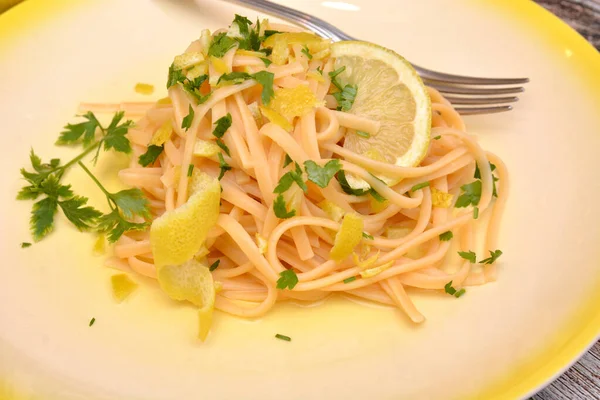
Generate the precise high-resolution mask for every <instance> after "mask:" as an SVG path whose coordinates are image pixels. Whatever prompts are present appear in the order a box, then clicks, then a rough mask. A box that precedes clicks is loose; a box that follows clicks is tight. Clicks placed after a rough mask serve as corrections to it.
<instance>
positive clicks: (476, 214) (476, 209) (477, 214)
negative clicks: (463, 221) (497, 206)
mask: <svg viewBox="0 0 600 400" xmlns="http://www.w3.org/2000/svg"><path fill="white" fill-rule="evenodd" d="M477 218H479V207H473V219H477Z"/></svg>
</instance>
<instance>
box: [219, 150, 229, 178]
mask: <svg viewBox="0 0 600 400" xmlns="http://www.w3.org/2000/svg"><path fill="white" fill-rule="evenodd" d="M218 157H219V168H220V169H221V171H220V172H219V180H221V179H223V176H225V172H227V171H230V170H231V165H229V164H227V161H225V158H224V157H223V153H219V154H218Z"/></svg>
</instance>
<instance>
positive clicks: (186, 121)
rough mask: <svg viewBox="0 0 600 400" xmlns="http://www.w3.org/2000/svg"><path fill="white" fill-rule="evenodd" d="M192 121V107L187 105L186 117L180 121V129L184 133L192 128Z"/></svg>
mask: <svg viewBox="0 0 600 400" xmlns="http://www.w3.org/2000/svg"><path fill="white" fill-rule="evenodd" d="M193 121H194V108H193V107H192V105H191V104H190V105H189V109H188V115H187V116H185V117H184V118H183V120H182V121H181V129H185V130H186V131H187V130H188V129H190V127H191V126H192V122H193Z"/></svg>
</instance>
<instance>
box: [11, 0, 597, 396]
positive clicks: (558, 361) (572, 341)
mask: <svg viewBox="0 0 600 400" xmlns="http://www.w3.org/2000/svg"><path fill="white" fill-rule="evenodd" d="M97 1H98V0H85V1H73V0H54V1H52V2H49V1H44V0H27V1H22V2H21V3H19V4H17V5H15V6H13V7H12V8H10V9H8V10H7V11H5V12H4V13H2V14H0V36H3V37H6V38H8V40H7V41H6V42H5V45H8V46H10V43H11V42H12V41H13V40H11V39H12V38H13V37H15V36H17V35H18V34H19V32H20V31H25V30H27V28H28V27H30V26H31V24H37V22H40V21H43V20H47V19H49V18H52V17H53V16H55V15H57V14H60V13H63V12H65V10H66V9H67V8H68V7H72V6H73V5H74V4H77V5H79V6H81V5H89V4H92V3H94V2H97ZM466 3H469V6H470V7H482V6H483V7H488V8H493V9H494V10H495V11H498V12H503V13H507V14H510V16H507V17H506V18H510V19H512V20H516V19H518V20H519V21H517V22H518V23H521V24H527V26H528V29H530V30H536V31H537V32H536V34H537V35H538V36H539V37H543V39H544V41H545V42H546V45H547V46H552V47H554V48H556V47H558V46H561V45H563V44H568V46H569V48H570V49H572V50H573V52H574V53H576V54H577V57H578V58H577V60H576V61H574V65H573V68H579V69H580V72H583V73H585V76H584V77H582V79H585V80H586V81H587V82H589V83H591V85H589V86H590V89H592V90H591V91H592V92H593V88H594V87H598V88H600V75H598V74H596V73H595V72H594V71H597V70H600V52H598V51H597V50H596V49H595V48H594V47H593V46H592V45H591V44H590V43H589V42H588V41H587V40H586V39H585V38H584V37H583V36H581V35H580V34H579V33H578V32H577V31H575V30H574V29H573V28H571V27H570V26H569V25H568V24H567V23H566V22H564V21H563V20H561V19H560V18H559V17H557V16H556V15H554V14H553V13H551V12H550V11H548V10H546V9H545V8H543V7H542V6H541V5H539V4H537V3H535V2H533V1H527V0H504V1H502V2H497V1H494V0H471V1H467V2H466ZM532 34H533V33H532ZM2 47H3V46H0V52H1V51H2ZM593 98H595V100H596V101H597V102H598V104H599V105H600V94H595V95H594V96H593ZM596 288H597V289H600V285H599V284H597V285H596ZM593 293H596V295H595V296H593V297H590V298H589V299H588V300H587V301H585V302H584V303H582V304H581V306H580V307H579V309H578V310H577V312H575V315H573V316H571V318H570V319H567V320H566V321H565V323H564V326H577V327H580V328H581V329H580V330H578V331H577V332H575V331H574V330H573V329H570V330H569V331H568V335H565V332H560V331H561V330H563V331H564V330H565V329H561V328H559V329H557V333H556V335H555V337H554V338H553V339H552V340H548V341H547V342H548V344H547V345H546V346H544V349H542V351H541V352H540V354H537V355H535V356H532V357H530V358H529V359H528V360H527V362H526V363H525V364H524V365H518V366H517V368H515V372H513V373H511V375H510V376H508V377H504V378H502V377H500V378H496V380H495V381H494V382H492V383H490V384H488V385H487V386H486V387H485V388H484V389H483V390H482V391H480V392H478V393H474V394H473V397H472V398H489V399H494V398H528V397H530V396H532V395H533V394H535V393H537V392H539V391H540V390H542V389H543V388H544V387H546V386H548V385H549V384H550V383H551V382H553V381H554V380H555V379H556V378H558V377H559V376H560V375H562V374H563V373H564V372H565V371H567V370H568V369H569V368H570V367H571V366H572V365H574V364H575V363H576V362H577V361H578V360H579V359H580V358H581V357H582V356H583V355H584V354H585V353H586V352H587V351H588V350H589V349H590V348H591V347H592V346H594V344H595V343H596V342H597V341H598V340H600V310H598V309H597V307H596V304H599V303H600V290H593ZM574 332H575V334H573V333H574ZM565 336H566V337H565ZM565 340H566V341H565ZM559 342H564V345H562V346H561V347H560V348H559V349H558V350H557V352H556V353H554V354H553V355H552V356H551V357H548V355H547V353H549V350H550V349H553V348H554V347H556V346H557V344H558V343H559ZM540 365H541V368H539V367H540ZM0 381H4V382H2V383H9V385H10V382H6V380H5V379H3V377H0ZM9 387H10V386H9ZM13 389H17V390H18V388H13ZM9 393H10V392H9ZM12 394H13V395H14V398H19V395H18V394H17V393H14V392H13V393H12Z"/></svg>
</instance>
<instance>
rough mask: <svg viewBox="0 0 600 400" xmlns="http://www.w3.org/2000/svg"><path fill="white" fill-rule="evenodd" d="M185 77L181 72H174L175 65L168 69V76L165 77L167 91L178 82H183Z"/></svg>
mask: <svg viewBox="0 0 600 400" xmlns="http://www.w3.org/2000/svg"><path fill="white" fill-rule="evenodd" d="M184 79H185V75H184V73H183V71H182V70H176V69H175V65H174V64H171V66H170V67H169V76H168V77H167V89H169V88H170V87H171V86H174V85H176V84H177V83H178V82H183V80H184Z"/></svg>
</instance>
